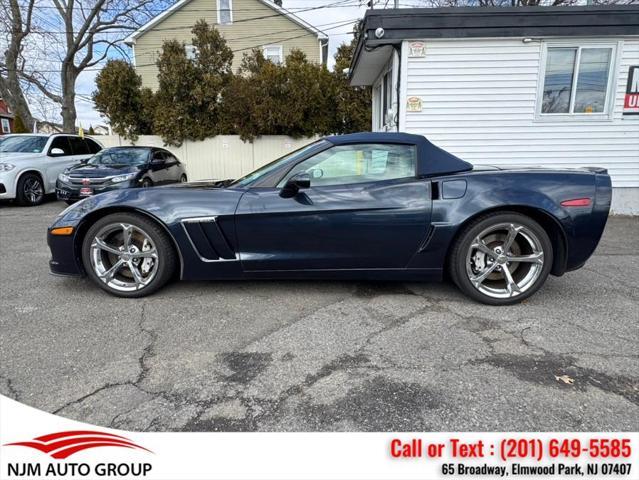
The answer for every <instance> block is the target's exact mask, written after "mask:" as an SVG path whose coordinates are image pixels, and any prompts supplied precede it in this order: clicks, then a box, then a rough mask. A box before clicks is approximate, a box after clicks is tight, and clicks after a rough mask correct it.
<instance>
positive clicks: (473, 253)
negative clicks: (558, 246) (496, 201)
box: [449, 212, 553, 305]
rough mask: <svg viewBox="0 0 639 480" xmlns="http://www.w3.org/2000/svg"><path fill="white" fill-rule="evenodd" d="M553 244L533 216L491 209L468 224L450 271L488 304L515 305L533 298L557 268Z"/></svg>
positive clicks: (453, 253)
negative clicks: (553, 261)
mask: <svg viewBox="0 0 639 480" xmlns="http://www.w3.org/2000/svg"><path fill="white" fill-rule="evenodd" d="M552 259H553V250H552V243H551V242H550V239H549V238H548V234H547V233H546V232H545V230H544V229H543V228H542V227H541V226H540V225H539V224H538V223H537V222H535V221H534V220H533V219H531V218H530V217H527V216H525V215H522V214H520V213H515V212H504V213H499V212H497V213H491V214H488V215H485V216H482V217H480V218H478V219H477V220H475V221H474V222H472V223H471V224H470V225H468V226H467V227H466V228H465V229H464V230H463V232H462V233H461V234H460V236H459V238H458V239H457V241H456V242H455V245H454V246H453V249H452V251H451V255H450V258H449V261H450V263H449V270H450V273H451V277H452V279H453V281H454V282H455V284H456V285H457V286H458V287H459V288H460V290H462V291H463V292H464V293H466V294H467V295H468V296H470V297H472V298H474V299H475V300H478V301H480V302H482V303H486V304H488V305H512V304H514V303H519V302H521V301H522V300H524V299H526V298H528V297H530V296H531V295H532V294H533V293H535V292H536V291H537V290H539V288H541V286H542V285H543V284H544V282H545V281H546V278H547V277H548V274H549V273H550V269H551V267H552Z"/></svg>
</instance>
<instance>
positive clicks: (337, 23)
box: [135, 18, 359, 56]
mask: <svg viewBox="0 0 639 480" xmlns="http://www.w3.org/2000/svg"><path fill="white" fill-rule="evenodd" d="M358 20H359V18H352V19H348V20H339V21H335V22H329V23H323V24H319V25H317V26H318V27H328V26H331V25H332V27H330V28H326V30H332V29H333V28H339V27H345V26H348V25H350V24H352V23H355V22H356V21H358ZM298 30H299V27H297V28H291V29H288V30H279V31H277V32H270V33H258V34H254V35H246V36H242V37H229V38H225V39H226V41H227V42H236V41H238V40H246V39H249V38H257V37H269V38H270V40H269V42H275V41H285V40H279V39H278V38H272V37H274V36H277V35H280V34H282V33H290V32H296V31H298ZM160 48H161V47H160ZM158 50H159V48H157V47H148V48H136V49H135V54H136V56H137V55H138V54H139V53H145V52H157V51H158Z"/></svg>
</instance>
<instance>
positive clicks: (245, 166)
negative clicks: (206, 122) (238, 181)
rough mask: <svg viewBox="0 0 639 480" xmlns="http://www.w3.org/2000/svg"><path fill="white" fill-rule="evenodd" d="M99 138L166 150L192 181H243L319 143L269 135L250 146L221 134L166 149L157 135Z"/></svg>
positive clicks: (105, 142) (108, 143)
mask: <svg viewBox="0 0 639 480" xmlns="http://www.w3.org/2000/svg"><path fill="white" fill-rule="evenodd" d="M95 139H96V140H98V141H99V142H100V143H101V144H102V145H104V146H105V147H116V146H121V145H148V146H154V147H163V148H166V149H167V150H170V151H171V152H173V153H174V154H175V155H176V156H177V158H178V159H179V160H180V161H181V162H183V163H184V165H185V166H186V173H187V175H188V177H189V180H205V179H226V178H239V177H241V176H242V175H245V174H247V173H249V172H251V171H253V170H255V169H256V168H258V167H261V166H262V165H264V164H266V163H268V162H270V161H271V160H275V159H276V158H278V157H281V156H282V155H286V154H287V153H289V152H292V151H293V150H296V149H298V148H300V147H303V146H304V145H306V144H308V143H310V142H312V141H314V140H316V138H315V137H314V138H300V139H294V138H291V137H287V136H284V135H268V136H263V137H259V138H256V139H255V140H254V141H253V143H250V142H243V141H242V140H240V137H239V136H237V135H219V136H217V137H214V138H209V139H207V140H203V141H201V142H191V141H186V142H184V143H183V144H182V145H181V146H180V147H170V146H167V147H165V146H164V142H163V141H162V139H161V138H160V137H158V136H156V135H142V136H141V137H140V138H138V140H137V141H136V142H135V143H132V142H130V141H129V140H126V139H124V138H122V137H120V136H119V135H105V136H97V137H95Z"/></svg>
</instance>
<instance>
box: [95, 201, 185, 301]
mask: <svg viewBox="0 0 639 480" xmlns="http://www.w3.org/2000/svg"><path fill="white" fill-rule="evenodd" d="M82 262H83V264H84V268H85V270H86V272H87V273H88V275H89V277H90V278H91V279H92V280H93V281H94V282H95V283H96V284H98V286H99V287H100V288H102V289H104V290H106V291H107V292H109V293H111V294H113V295H117V296H119V297H143V296H146V295H149V294H151V293H153V292H155V291H156V290H157V289H159V288H160V287H162V286H163V285H164V284H166V283H167V282H168V281H169V279H170V278H171V277H172V276H173V273H174V272H175V269H176V268H177V264H178V260H177V255H176V252H175V249H174V248H173V244H172V243H171V239H170V238H169V236H168V235H167V233H166V232H165V231H164V230H163V229H162V228H161V227H160V226H159V225H158V224H156V223H155V222H153V221H152V220H149V219H147V218H145V217H143V216H141V215H137V214H131V213H114V214H112V215H107V216H106V217H104V218H101V219H100V220H98V221H97V222H96V223H95V224H93V225H92V226H91V228H89V231H88V232H87V234H86V236H85V238H84V241H83V243H82Z"/></svg>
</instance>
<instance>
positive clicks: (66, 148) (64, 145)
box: [49, 136, 73, 156]
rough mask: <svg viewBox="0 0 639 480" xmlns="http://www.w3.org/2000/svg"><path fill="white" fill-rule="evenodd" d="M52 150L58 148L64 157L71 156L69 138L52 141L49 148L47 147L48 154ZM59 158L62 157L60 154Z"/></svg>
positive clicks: (58, 138)
mask: <svg viewBox="0 0 639 480" xmlns="http://www.w3.org/2000/svg"><path fill="white" fill-rule="evenodd" d="M54 148H59V149H60V150H62V151H63V152H64V155H73V153H71V152H72V150H71V145H69V137H63V136H61V137H55V138H54V139H53V140H52V141H51V146H50V147H49V154H51V152H52V150H53V149H54ZM60 156H62V155H61V154H60Z"/></svg>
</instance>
